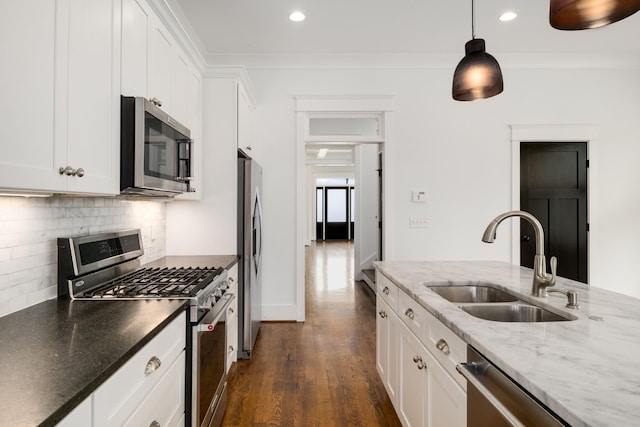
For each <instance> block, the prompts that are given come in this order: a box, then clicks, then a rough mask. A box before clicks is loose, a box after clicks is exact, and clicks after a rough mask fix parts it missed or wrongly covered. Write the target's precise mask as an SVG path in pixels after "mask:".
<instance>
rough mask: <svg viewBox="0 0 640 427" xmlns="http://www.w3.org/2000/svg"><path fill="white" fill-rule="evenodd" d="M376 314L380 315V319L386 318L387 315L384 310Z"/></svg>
mask: <svg viewBox="0 0 640 427" xmlns="http://www.w3.org/2000/svg"><path fill="white" fill-rule="evenodd" d="M378 314H379V315H380V317H382V318H383V319H384V318H385V317H387V313H386V312H385V311H384V310H380V311H379V312H378Z"/></svg>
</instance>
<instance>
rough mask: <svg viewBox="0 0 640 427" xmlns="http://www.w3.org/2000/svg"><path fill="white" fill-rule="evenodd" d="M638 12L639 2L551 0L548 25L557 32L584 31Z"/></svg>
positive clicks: (619, 0) (621, 0) (631, 0)
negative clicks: (557, 30)
mask: <svg viewBox="0 0 640 427" xmlns="http://www.w3.org/2000/svg"><path fill="white" fill-rule="evenodd" d="M638 10H640V0H551V3H550V7H549V23H550V24H551V26H552V27H553V28H557V29H559V30H586V29H590V28H598V27H603V26H605V25H608V24H611V23H613V22H616V21H620V20H621V19H624V18H626V17H628V16H630V15H633V14H634V13H636V12H637V11H638Z"/></svg>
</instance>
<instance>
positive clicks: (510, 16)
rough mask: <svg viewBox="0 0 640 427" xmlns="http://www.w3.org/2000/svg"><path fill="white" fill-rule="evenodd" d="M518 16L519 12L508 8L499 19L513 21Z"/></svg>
mask: <svg viewBox="0 0 640 427" xmlns="http://www.w3.org/2000/svg"><path fill="white" fill-rule="evenodd" d="M517 17H518V14H517V13H515V12H514V11H513V10H508V11H506V12H505V13H503V14H502V15H500V18H498V19H500V20H501V21H502V22H507V21H513V20H514V19H516V18H517Z"/></svg>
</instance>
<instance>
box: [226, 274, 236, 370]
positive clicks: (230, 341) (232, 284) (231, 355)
mask: <svg viewBox="0 0 640 427" xmlns="http://www.w3.org/2000/svg"><path fill="white" fill-rule="evenodd" d="M228 292H231V293H232V294H234V295H235V296H236V298H235V299H234V300H233V302H232V303H231V305H230V306H229V308H228V309H227V373H228V372H229V369H231V365H232V364H233V362H235V361H236V360H237V358H238V298H237V297H238V264H236V265H234V266H233V267H231V268H230V269H229V291H228Z"/></svg>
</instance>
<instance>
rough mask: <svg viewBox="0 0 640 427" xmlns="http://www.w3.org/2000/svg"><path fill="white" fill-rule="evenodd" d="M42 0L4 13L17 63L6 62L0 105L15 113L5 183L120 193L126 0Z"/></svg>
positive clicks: (10, 57) (7, 132)
mask: <svg viewBox="0 0 640 427" xmlns="http://www.w3.org/2000/svg"><path fill="white" fill-rule="evenodd" d="M36 3H37V5H35V4H34V2H26V3H25V2H11V3H10V4H9V5H8V6H7V7H8V9H9V10H5V11H4V13H3V23H2V29H1V30H0V31H2V32H1V33H0V34H1V35H2V36H3V39H4V40H5V41H7V42H6V43H4V44H3V49H5V50H6V52H3V59H4V60H5V61H6V63H7V64H12V66H11V67H5V68H4V70H3V73H7V74H8V75H7V74H3V76H4V78H3V89H4V90H3V100H2V101H0V103H1V104H0V105H1V107H0V108H1V111H2V114H3V115H4V117H8V118H10V120H6V121H5V126H3V130H2V133H3V135H2V139H3V141H5V145H4V146H5V147H6V149H5V151H4V153H3V157H2V160H1V162H2V165H1V167H0V188H3V189H11V190H17V191H42V192H70V193H96V194H98V193H101V194H115V193H116V192H117V191H118V184H119V163H118V156H119V140H120V134H119V122H120V115H119V88H120V61H119V58H120V25H119V23H120V13H121V11H120V2H119V1H114V0H60V1H57V2H48V1H38V2H36ZM36 9H37V13H34V10H36ZM16 37H19V38H20V42H19V43H18V42H17V41H16V42H15V43H10V42H8V41H9V40H15V39H16ZM65 169H66V173H65V172H63V173H62V174H61V173H60V170H63V171H65Z"/></svg>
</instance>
